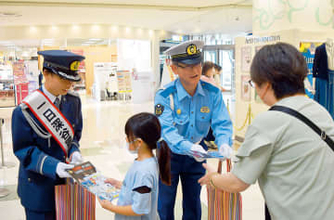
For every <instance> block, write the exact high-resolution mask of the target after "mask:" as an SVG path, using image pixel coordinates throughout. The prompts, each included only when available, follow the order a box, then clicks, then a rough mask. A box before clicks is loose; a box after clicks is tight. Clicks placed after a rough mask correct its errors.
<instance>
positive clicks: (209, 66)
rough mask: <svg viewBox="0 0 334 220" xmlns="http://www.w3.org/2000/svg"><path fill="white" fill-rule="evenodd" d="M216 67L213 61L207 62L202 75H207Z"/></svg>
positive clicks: (204, 64)
mask: <svg viewBox="0 0 334 220" xmlns="http://www.w3.org/2000/svg"><path fill="white" fill-rule="evenodd" d="M214 67H215V64H214V63H213V62H211V61H205V62H204V63H203V66H202V75H206V73H207V72H208V71H209V70H210V69H212V68H214Z"/></svg>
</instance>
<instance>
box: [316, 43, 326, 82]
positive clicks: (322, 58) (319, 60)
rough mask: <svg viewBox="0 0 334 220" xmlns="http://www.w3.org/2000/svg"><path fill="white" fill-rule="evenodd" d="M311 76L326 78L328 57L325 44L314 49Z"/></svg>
mask: <svg viewBox="0 0 334 220" xmlns="http://www.w3.org/2000/svg"><path fill="white" fill-rule="evenodd" d="M313 77H315V78H321V79H325V80H328V58H327V52H326V44H322V45H320V46H319V47H317V48H316V49H315V55H314V60H313Z"/></svg>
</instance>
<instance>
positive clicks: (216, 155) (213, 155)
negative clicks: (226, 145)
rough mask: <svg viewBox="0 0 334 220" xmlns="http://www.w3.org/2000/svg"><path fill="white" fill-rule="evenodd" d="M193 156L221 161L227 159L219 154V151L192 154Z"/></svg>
mask: <svg viewBox="0 0 334 220" xmlns="http://www.w3.org/2000/svg"><path fill="white" fill-rule="evenodd" d="M192 154H193V155H196V156H197V157H201V158H203V159H211V158H215V159H220V160H223V159H225V157H224V156H223V155H221V154H220V153H219V151H207V152H206V153H201V152H192Z"/></svg>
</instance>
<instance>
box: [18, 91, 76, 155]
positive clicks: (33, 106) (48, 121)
mask: <svg viewBox="0 0 334 220" xmlns="http://www.w3.org/2000/svg"><path fill="white" fill-rule="evenodd" d="M22 102H23V103H24V104H26V105H27V106H28V107H29V109H30V110H31V111H32V113H33V114H34V115H35V117H36V118H37V119H38V120H39V121H40V122H41V123H42V124H43V125H44V127H45V128H46V129H47V130H48V131H49V132H50V134H51V135H52V137H53V138H54V139H55V140H56V141H57V142H58V144H59V146H60V147H61V148H62V150H63V151H64V153H65V156H66V157H67V156H68V155H67V153H68V149H69V148H70V146H71V144H72V140H73V136H74V130H73V128H72V126H71V124H70V123H69V122H68V121H67V119H66V118H65V116H64V115H63V114H62V113H61V112H60V111H59V109H58V108H57V107H56V106H55V105H54V104H53V103H52V102H51V101H50V99H49V98H48V97H47V96H46V95H45V94H44V93H43V92H41V91H40V90H36V91H34V92H33V93H31V94H30V95H29V96H27V97H26V98H25V99H24V100H23V101H22Z"/></svg>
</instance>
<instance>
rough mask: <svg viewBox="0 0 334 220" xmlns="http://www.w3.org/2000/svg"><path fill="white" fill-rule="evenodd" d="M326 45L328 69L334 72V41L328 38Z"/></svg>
mask: <svg viewBox="0 0 334 220" xmlns="http://www.w3.org/2000/svg"><path fill="white" fill-rule="evenodd" d="M325 44H326V53H327V60H328V69H329V70H334V40H333V39H330V38H327V40H326V43H325Z"/></svg>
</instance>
